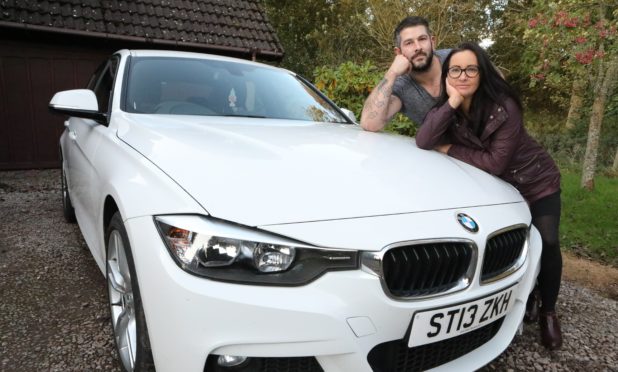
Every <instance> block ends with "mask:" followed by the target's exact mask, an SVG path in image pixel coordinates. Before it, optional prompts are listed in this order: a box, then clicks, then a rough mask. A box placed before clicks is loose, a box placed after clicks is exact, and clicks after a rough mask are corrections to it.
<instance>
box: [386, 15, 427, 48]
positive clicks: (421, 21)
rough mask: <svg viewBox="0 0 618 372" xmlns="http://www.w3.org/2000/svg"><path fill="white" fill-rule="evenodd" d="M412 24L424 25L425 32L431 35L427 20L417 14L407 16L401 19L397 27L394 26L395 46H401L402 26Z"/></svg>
mask: <svg viewBox="0 0 618 372" xmlns="http://www.w3.org/2000/svg"><path fill="white" fill-rule="evenodd" d="M414 26H425V28H426V29H427V34H428V35H429V36H431V29H430V28H429V21H427V19H425V18H423V17H418V16H409V17H406V18H404V19H402V20H401V22H399V24H398V25H397V27H395V39H394V41H395V47H397V48H400V47H401V31H402V30H403V29H404V28H408V27H414Z"/></svg>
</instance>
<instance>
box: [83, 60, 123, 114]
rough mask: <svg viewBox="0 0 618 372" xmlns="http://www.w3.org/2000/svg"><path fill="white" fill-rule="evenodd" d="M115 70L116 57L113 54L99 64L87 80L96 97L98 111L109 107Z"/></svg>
mask: <svg viewBox="0 0 618 372" xmlns="http://www.w3.org/2000/svg"><path fill="white" fill-rule="evenodd" d="M117 71H118V57H117V56H114V57H112V58H110V59H109V60H108V61H106V62H105V63H104V64H102V65H101V66H99V68H98V69H97V71H96V72H95V73H94V75H93V76H92V78H90V82H88V89H91V90H92V91H94V94H95V95H96V97H97V102H98V104H99V112H107V111H108V109H109V106H110V104H111V93H112V89H113V86H114V78H115V77H116V72H117Z"/></svg>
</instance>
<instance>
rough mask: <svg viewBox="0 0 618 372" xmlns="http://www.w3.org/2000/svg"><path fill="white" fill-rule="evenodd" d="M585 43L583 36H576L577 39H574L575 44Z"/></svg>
mask: <svg viewBox="0 0 618 372" xmlns="http://www.w3.org/2000/svg"><path fill="white" fill-rule="evenodd" d="M586 41H588V39H586V37H585V36H578V37H576V38H575V42H576V43H577V44H583V43H585V42H586Z"/></svg>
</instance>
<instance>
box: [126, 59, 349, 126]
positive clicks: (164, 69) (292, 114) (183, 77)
mask: <svg viewBox="0 0 618 372" xmlns="http://www.w3.org/2000/svg"><path fill="white" fill-rule="evenodd" d="M126 89H127V90H126V94H125V95H124V96H123V97H124V106H123V109H124V110H125V111H128V112H132V113H142V114H161V115H203V116H245V117H257V118H275V119H292V120H305V121H307V120H308V121H325V122H337V123H346V122H347V120H346V119H345V118H344V117H343V116H342V115H341V114H340V113H339V111H338V110H337V108H336V107H334V106H333V105H332V104H331V103H330V102H329V101H328V100H326V99H325V98H323V97H322V96H321V94H319V93H318V92H317V90H315V89H314V88H313V87H311V86H310V85H308V84H306V83H305V82H304V81H303V80H301V79H299V78H297V77H296V76H294V75H293V74H291V73H289V72H287V71H284V70H278V69H273V68H268V67H262V66H257V65H254V64H245V63H238V62H230V61H221V60H202V59H189V58H169V57H161V58H159V57H156V58H155V57H148V58H146V57H142V58H133V59H132V60H131V68H130V76H129V78H128V84H127V87H126Z"/></svg>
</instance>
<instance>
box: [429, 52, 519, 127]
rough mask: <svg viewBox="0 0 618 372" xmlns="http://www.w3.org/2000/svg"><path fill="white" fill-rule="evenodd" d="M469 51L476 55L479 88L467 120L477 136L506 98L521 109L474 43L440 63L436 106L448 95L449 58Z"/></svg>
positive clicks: (446, 98) (451, 54)
mask: <svg viewBox="0 0 618 372" xmlns="http://www.w3.org/2000/svg"><path fill="white" fill-rule="evenodd" d="M465 50H469V51H471V52H472V53H474V54H475V55H476V60H477V61H478V64H479V71H480V74H479V79H480V80H479V87H478V89H477V91H476V92H475V93H474V96H473V97H472V103H471V105H470V112H469V115H468V119H470V121H471V123H472V128H473V130H474V131H475V133H476V134H477V135H480V133H481V132H482V131H483V129H484V126H485V122H486V120H487V117H488V116H489V112H490V111H491V110H492V108H493V106H494V104H499V105H502V106H504V101H505V100H506V99H508V98H510V99H512V100H513V101H515V103H516V104H517V106H518V107H519V109H520V110H521V109H522V105H521V100H520V99H519V95H518V94H517V92H516V91H515V89H513V87H511V85H510V84H509V83H507V82H506V80H504V78H503V77H502V74H501V73H500V72H499V71H498V70H497V69H496V67H495V66H494V65H493V63H491V60H490V59H489V56H488V55H487V52H485V50H483V48H481V47H480V46H478V45H477V44H475V43H470V42H466V43H462V44H459V46H458V47H457V48H455V49H453V50H451V52H450V53H449V54H448V56H447V57H446V58H445V59H444V63H442V79H441V81H440V85H441V86H440V89H441V92H442V94H441V95H440V99H439V100H438V105H439V106H442V105H443V104H444V103H445V102H446V101H448V94H447V93H446V77H447V75H448V69H449V65H450V63H451V57H452V56H453V55H454V54H456V53H459V52H463V51H465Z"/></svg>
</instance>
